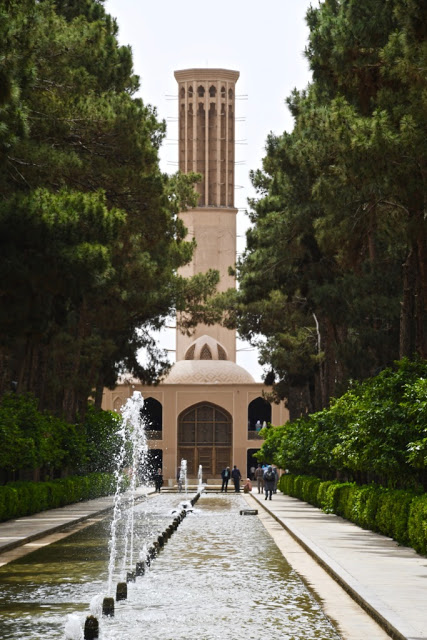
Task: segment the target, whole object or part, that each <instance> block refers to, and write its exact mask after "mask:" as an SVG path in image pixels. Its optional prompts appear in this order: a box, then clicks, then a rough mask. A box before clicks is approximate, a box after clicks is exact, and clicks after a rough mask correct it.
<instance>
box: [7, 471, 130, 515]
mask: <svg viewBox="0 0 427 640" xmlns="http://www.w3.org/2000/svg"><path fill="white" fill-rule="evenodd" d="M126 486H127V485H126ZM114 487H115V479H114V476H113V474H109V473H92V474H90V475H88V476H70V477H68V478H65V479H62V480H52V481H49V482H11V483H10V484H7V485H4V486H0V521H4V520H10V519H11V518H19V517H21V516H26V515H30V514H31V513H38V512H39V511H45V510H46V509H54V508H56V507H62V506H64V505H66V504H72V503H74V502H79V501H81V500H88V499H90V498H98V497H100V496H103V495H109V494H111V493H113V491H114Z"/></svg>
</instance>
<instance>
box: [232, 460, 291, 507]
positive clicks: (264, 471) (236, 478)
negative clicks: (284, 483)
mask: <svg viewBox="0 0 427 640" xmlns="http://www.w3.org/2000/svg"><path fill="white" fill-rule="evenodd" d="M221 478H222V486H221V492H224V493H226V492H227V487H228V483H229V481H230V480H233V484H234V491H235V492H236V493H239V491H240V481H241V479H242V474H241V473H240V471H239V469H238V468H237V466H236V465H234V467H233V469H230V467H226V468H225V469H223V470H222V471H221ZM254 479H255V480H256V482H257V487H258V493H263V492H264V491H265V499H266V500H267V499H268V498H269V499H270V500H271V496H272V494H273V493H276V492H277V482H278V480H279V473H278V471H277V468H276V467H273V466H272V465H268V466H267V465H264V466H261V464H259V465H258V467H257V469H255V470H254ZM243 491H244V493H249V492H250V491H252V483H251V479H250V478H246V483H245V485H244V486H243Z"/></svg>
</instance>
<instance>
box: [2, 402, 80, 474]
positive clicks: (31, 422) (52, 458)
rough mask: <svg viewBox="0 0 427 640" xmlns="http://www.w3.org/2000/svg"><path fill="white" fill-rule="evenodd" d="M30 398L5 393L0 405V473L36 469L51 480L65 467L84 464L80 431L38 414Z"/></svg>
mask: <svg viewBox="0 0 427 640" xmlns="http://www.w3.org/2000/svg"><path fill="white" fill-rule="evenodd" d="M37 407H38V401H37V400H36V399H35V398H34V397H33V396H31V395H15V394H12V393H10V394H6V395H4V396H3V398H2V400H1V402H0V470H1V471H3V472H15V471H19V470H35V469H40V470H41V475H42V479H49V478H50V479H52V478H53V477H54V476H55V473H58V472H60V470H62V469H65V468H67V467H74V468H76V467H78V466H80V465H82V464H83V463H84V461H85V455H86V441H85V435H84V432H83V429H82V428H81V427H80V426H78V425H74V424H69V423H67V422H65V421H63V420H61V419H60V418H56V417H54V416H52V415H50V414H48V413H46V412H39V411H38V409H37Z"/></svg>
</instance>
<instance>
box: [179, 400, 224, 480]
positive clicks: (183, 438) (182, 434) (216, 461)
mask: <svg viewBox="0 0 427 640" xmlns="http://www.w3.org/2000/svg"><path fill="white" fill-rule="evenodd" d="M232 444H233V423H232V418H231V415H230V414H229V413H228V412H227V411H225V410H224V409H221V408H220V407H217V406H216V405H214V404H211V403H210V402H200V403H199V404H196V405H193V406H192V407H190V408H189V409H186V410H185V411H183V412H182V413H181V415H180V416H179V418H178V460H177V465H178V466H179V465H180V463H181V459H182V458H184V459H185V460H187V473H188V475H189V476H190V477H195V476H196V475H197V471H198V468H199V465H202V467H203V477H210V478H212V477H214V476H217V477H218V476H219V475H220V474H221V471H222V469H223V468H224V467H227V466H231V454H232Z"/></svg>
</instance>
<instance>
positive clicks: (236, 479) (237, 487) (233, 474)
mask: <svg viewBox="0 0 427 640" xmlns="http://www.w3.org/2000/svg"><path fill="white" fill-rule="evenodd" d="M231 477H232V478H233V482H234V491H235V492H236V493H239V491H240V478H241V477H242V474H241V473H240V471H239V469H238V468H237V467H236V465H234V467H233V471H232V472H231Z"/></svg>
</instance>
